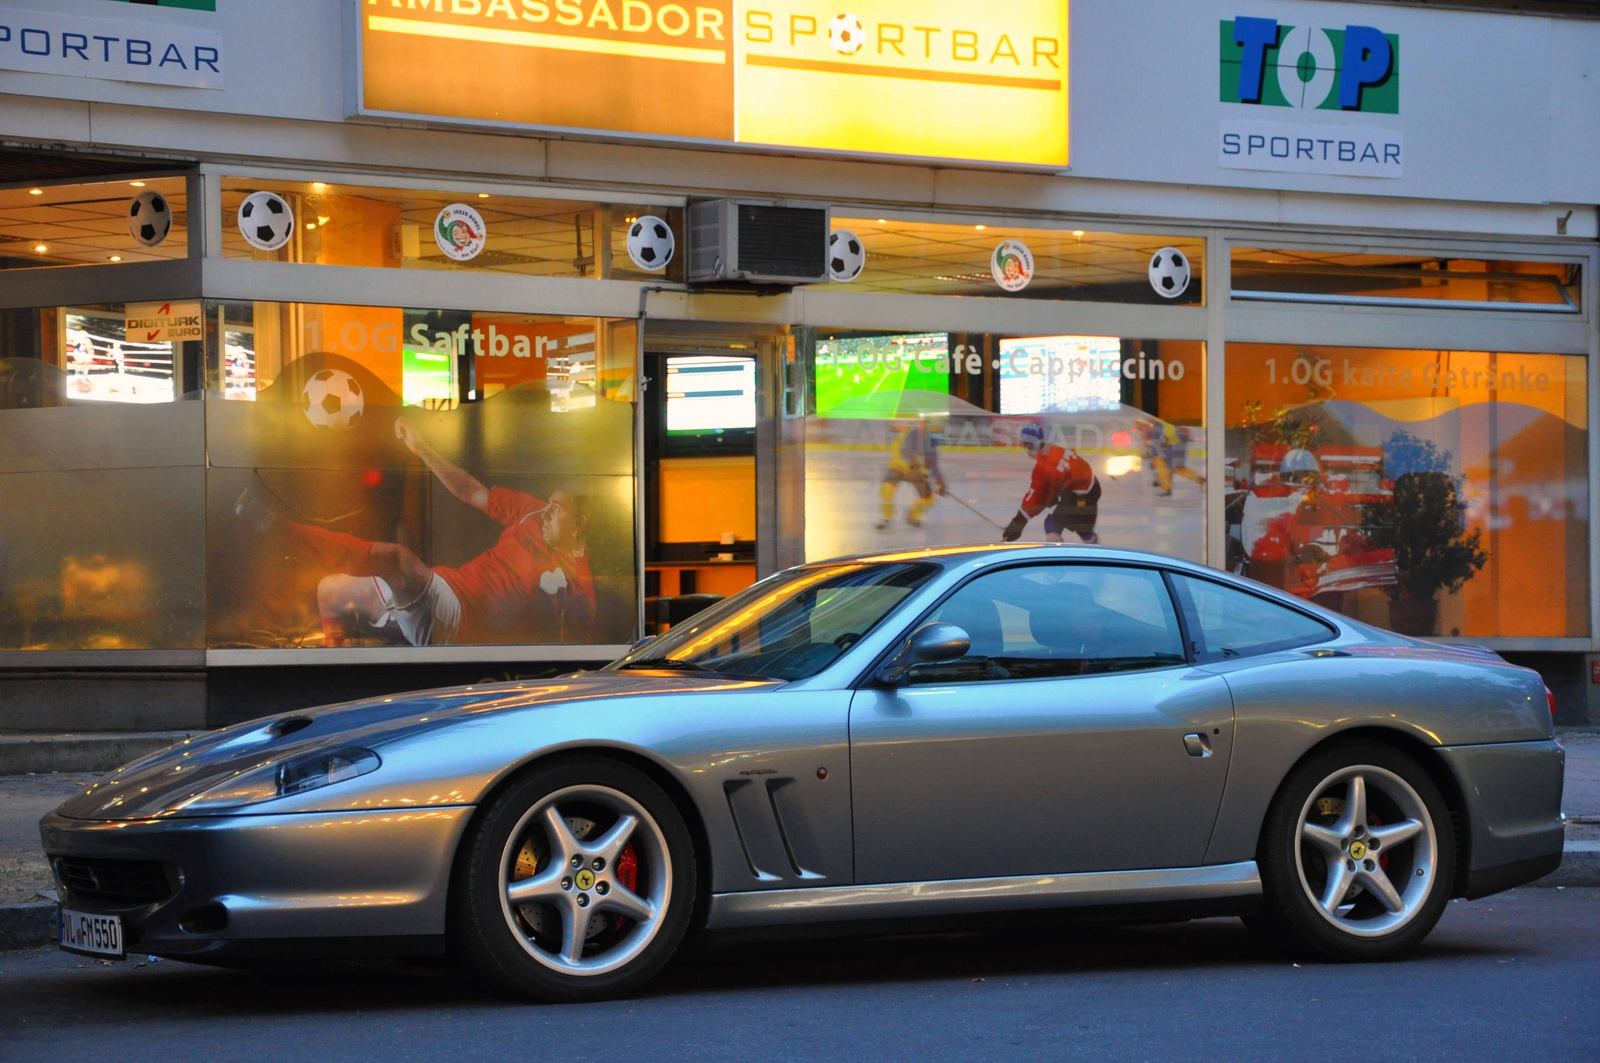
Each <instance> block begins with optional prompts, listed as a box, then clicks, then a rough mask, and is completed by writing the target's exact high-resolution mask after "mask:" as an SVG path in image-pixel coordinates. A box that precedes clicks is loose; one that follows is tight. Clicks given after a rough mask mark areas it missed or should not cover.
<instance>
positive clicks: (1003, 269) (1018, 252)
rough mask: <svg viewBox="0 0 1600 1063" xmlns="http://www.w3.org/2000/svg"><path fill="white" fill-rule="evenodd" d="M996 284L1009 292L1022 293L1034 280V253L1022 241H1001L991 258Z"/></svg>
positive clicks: (990, 262) (990, 267)
mask: <svg viewBox="0 0 1600 1063" xmlns="http://www.w3.org/2000/svg"><path fill="white" fill-rule="evenodd" d="M989 272H990V273H991V274H993V275H994V282H995V283H996V284H998V285H1000V287H1002V288H1004V289H1005V290H1006V291H1008V292H1020V291H1022V289H1024V288H1026V287H1027V286H1028V284H1029V283H1030V282H1032V280H1033V252H1032V251H1030V250H1028V245H1027V244H1025V243H1023V242H1022V241H1021V240H1001V241H1000V243H999V244H998V245H996V246H995V249H994V254H993V255H991V256H989Z"/></svg>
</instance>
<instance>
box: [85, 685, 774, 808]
mask: <svg viewBox="0 0 1600 1063" xmlns="http://www.w3.org/2000/svg"><path fill="white" fill-rule="evenodd" d="M778 685H780V684H779V683H777V682H775V681H754V680H748V679H725V678H720V677H714V676H707V675H695V674H688V675H684V674H674V673H660V672H656V673H652V672H591V673H584V674H580V675H575V676H567V677H563V678H559V679H548V680H539V681H527V682H514V683H492V684H476V685H473V686H462V687H449V688H444V689H438V690H424V691H418V692H415V693H410V694H395V695H392V696H390V697H383V698H369V699H367V700H365V701H354V702H349V703H346V704H342V705H329V706H325V707H323V708H316V709H306V710H302V711H296V712H286V713H281V714H279V715H277V716H269V717H265V718H263V719H257V720H251V721H250V722H249V723H242V724H237V725H235V726H233V727H225V728H223V729H221V730H218V731H210V732H207V733H206V734H203V735H197V736H195V737H194V738H190V739H187V740H185V741H183V742H180V743H178V744H177V745H174V746H169V747H167V748H166V749H163V750H161V751H159V752H157V753H153V754H151V755H150V756H147V757H145V758H143V759H141V760H136V761H134V762H133V763H131V764H127V765H124V766H123V767H121V768H118V769H117V770H116V771H114V772H112V773H111V774H110V775H107V776H105V777H104V778H101V779H99V780H97V781H96V782H95V783H94V784H93V785H92V786H90V787H89V788H88V789H87V790H85V791H84V792H83V793H81V794H79V795H77V796H76V797H72V798H69V799H68V800H67V801H66V802H64V803H63V804H62V805H61V807H59V808H58V809H56V812H57V814H59V815H62V816H66V817H68V818H70V819H92V820H131V819H150V818H157V817H163V816H171V815H177V814H182V807H183V805H184V803H185V802H187V801H188V800H190V799H191V798H194V797H196V796H198V795H200V794H203V793H205V792H206V791H208V790H210V789H212V788H214V787H216V786H218V785H220V784H222V783H224V782H227V781H229V780H231V779H233V778H235V777H237V776H239V775H240V774H242V773H244V772H246V771H250V770H252V769H255V768H259V767H262V766H264V765H267V764H272V763H277V762H280V761H283V760H286V759H289V758H291V757H295V756H298V755H300V754H303V753H310V752H312V751H314V750H318V749H325V748H329V747H336V746H344V745H351V746H361V747H365V748H371V749H376V750H378V751H379V755H380V756H381V755H382V748H383V746H384V745H385V744H386V743H389V742H393V741H395V740H396V739H400V738H405V737H410V736H412V735H415V734H418V733H420V732H422V731H427V730H432V729H435V728H441V727H449V726H450V725H451V724H452V723H454V722H456V721H459V720H463V719H468V718H471V719H481V718H482V717H483V716H484V715H486V714H496V713H511V712H527V711H537V710H538V709H540V708H541V707H548V706H553V705H562V704H569V703H571V702H574V701H586V702H593V703H595V704H593V705H592V706H591V708H592V710H593V711H596V712H604V711H605V710H606V706H607V704H608V703H614V702H617V701H620V700H622V699H637V698H642V697H649V696H651V695H662V694H686V693H693V694H695V695H697V696H703V695H711V694H718V693H722V692H733V691H740V692H746V693H747V692H749V691H751V690H752V689H759V688H762V687H775V686H778Z"/></svg>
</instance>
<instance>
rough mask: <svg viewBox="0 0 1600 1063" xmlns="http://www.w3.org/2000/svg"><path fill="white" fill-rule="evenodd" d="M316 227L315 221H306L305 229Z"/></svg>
mask: <svg viewBox="0 0 1600 1063" xmlns="http://www.w3.org/2000/svg"><path fill="white" fill-rule="evenodd" d="M316 227H317V223H316V222H314V221H308V222H306V228H307V229H315V228H316Z"/></svg>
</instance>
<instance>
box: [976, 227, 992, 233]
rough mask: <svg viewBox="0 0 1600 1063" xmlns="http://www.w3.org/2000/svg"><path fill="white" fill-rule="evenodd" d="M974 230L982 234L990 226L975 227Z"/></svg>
mask: <svg viewBox="0 0 1600 1063" xmlns="http://www.w3.org/2000/svg"><path fill="white" fill-rule="evenodd" d="M973 228H974V229H976V230H978V231H979V232H980V233H981V232H983V230H985V229H987V228H988V226H987V225H974V226H973Z"/></svg>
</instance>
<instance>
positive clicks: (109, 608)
mask: <svg viewBox="0 0 1600 1063" xmlns="http://www.w3.org/2000/svg"><path fill="white" fill-rule="evenodd" d="M199 322H200V301H199V300H192V301H184V300H170V301H168V302H166V303H159V304H126V305H125V304H121V303H115V304H97V305H92V306H55V307H45V308H42V309H25V310H0V498H5V499H6V500H8V501H7V504H5V505H0V649H8V650H16V649H36V650H85V649H199V648H201V647H202V646H203V645H204V623H205V607H204V603H205V564H204V557H205V543H204V539H203V534H204V512H205V468H204V463H205V426H204V420H203V410H202V404H201V403H199V402H193V401H191V402H182V401H175V400H177V399H179V398H185V397H187V398H195V397H197V395H198V388H199V381H200V380H201V373H200V369H201V356H202V344H201V343H200V340H199V335H200V330H199ZM185 337H194V338H192V339H190V338H185Z"/></svg>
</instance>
